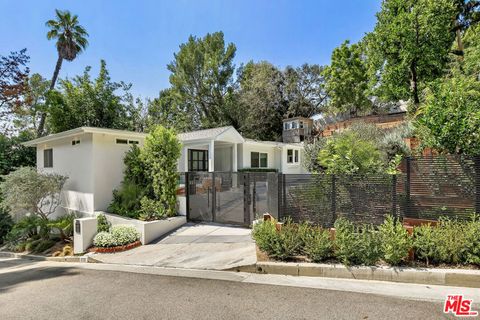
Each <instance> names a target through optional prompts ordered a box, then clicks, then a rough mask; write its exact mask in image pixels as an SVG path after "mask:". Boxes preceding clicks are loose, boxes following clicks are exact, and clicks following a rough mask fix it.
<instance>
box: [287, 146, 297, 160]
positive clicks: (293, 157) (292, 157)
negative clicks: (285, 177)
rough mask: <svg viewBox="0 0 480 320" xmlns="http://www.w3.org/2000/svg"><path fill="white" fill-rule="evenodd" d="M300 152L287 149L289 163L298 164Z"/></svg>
mask: <svg viewBox="0 0 480 320" xmlns="http://www.w3.org/2000/svg"><path fill="white" fill-rule="evenodd" d="M298 160H299V155H298V150H293V149H287V163H298Z"/></svg>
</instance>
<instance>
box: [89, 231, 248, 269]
mask: <svg viewBox="0 0 480 320" xmlns="http://www.w3.org/2000/svg"><path fill="white" fill-rule="evenodd" d="M92 257H93V258H94V259H97V260H99V261H101V262H104V263H120V264H132V265H148V266H158V267H172V268H187V269H214V270H225V269H230V268H233V267H238V266H244V265H253V264H255V263H256V260H257V258H256V252H255V243H254V241H253V240H252V238H251V230H250V229H246V228H239V227H233V226H226V225H219V224H206V223H200V224H193V223H187V224H185V225H184V226H182V227H181V228H179V229H177V230H176V231H174V232H173V233H172V234H170V235H168V236H167V237H165V238H163V239H160V240H158V241H155V242H154V243H150V244H148V245H144V246H141V247H138V248H135V249H132V250H129V251H124V252H119V253H103V254H93V255H92Z"/></svg>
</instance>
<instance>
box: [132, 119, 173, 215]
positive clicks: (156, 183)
mask: <svg viewBox="0 0 480 320" xmlns="http://www.w3.org/2000/svg"><path fill="white" fill-rule="evenodd" d="M180 155H181V144H180V142H179V140H178V138H177V135H176V133H175V131H174V130H173V129H167V128H164V127H162V126H158V127H156V128H155V129H154V130H153V131H152V132H151V133H150V134H149V135H148V136H147V138H146V139H145V146H144V148H143V150H142V152H141V159H142V161H143V163H145V165H146V167H147V173H148V175H149V176H151V177H152V180H153V193H154V200H157V201H159V202H160V203H161V204H162V205H163V206H164V207H165V213H166V215H167V216H174V215H176V204H177V193H176V192H177V180H178V173H177V163H178V159H179V158H180Z"/></svg>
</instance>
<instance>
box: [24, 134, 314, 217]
mask: <svg viewBox="0 0 480 320" xmlns="http://www.w3.org/2000/svg"><path fill="white" fill-rule="evenodd" d="M145 137H146V134H144V133H138V132H130V131H122V130H113V129H102V128H91V127H80V128H76V129H72V130H68V131H64V132H60V133H57V134H52V135H49V136H45V137H41V138H38V139H35V140H32V141H28V142H26V143H24V144H25V145H26V146H32V147H36V148H37V168H38V170H41V171H44V172H56V173H60V174H64V175H67V176H68V177H69V179H68V181H67V183H66V185H65V191H64V201H63V204H62V206H63V207H64V209H66V210H72V211H79V212H82V213H86V214H92V213H93V212H94V211H105V210H107V208H108V205H109V204H110V202H111V200H112V191H113V189H115V188H117V187H118V186H119V185H120V183H121V181H122V179H123V170H124V163H123V158H124V155H125V152H126V151H128V150H129V149H130V147H131V146H132V145H133V144H136V145H139V146H140V147H141V146H143V143H144V140H145ZM178 137H179V140H180V141H181V142H182V153H181V157H180V159H179V163H178V171H179V172H188V171H210V172H211V171H222V172H236V171H237V170H239V169H249V168H254V169H257V168H264V169H276V170H277V171H278V172H282V173H306V171H305V169H304V168H303V165H302V162H303V144H302V143H283V142H270V141H256V140H250V139H245V138H243V137H242V136H241V135H240V133H238V131H237V130H235V128H233V127H231V126H228V127H220V128H213V129H206V130H199V131H192V132H186V133H181V134H179V135H178Z"/></svg>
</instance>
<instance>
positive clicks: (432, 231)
mask: <svg viewBox="0 0 480 320" xmlns="http://www.w3.org/2000/svg"><path fill="white" fill-rule="evenodd" d="M437 237H438V232H437V228H434V227H432V226H430V225H429V224H428V225H422V226H418V227H415V228H414V229H413V248H414V249H415V256H416V257H417V258H418V259H420V260H423V261H425V262H426V263H427V265H429V264H430V262H433V261H434V260H435V258H436V257H437V244H438V240H437Z"/></svg>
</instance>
